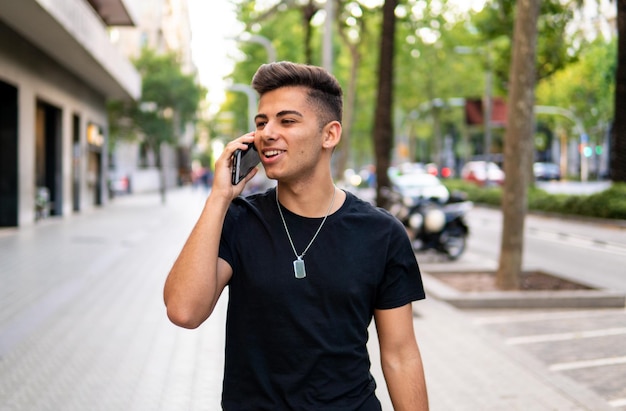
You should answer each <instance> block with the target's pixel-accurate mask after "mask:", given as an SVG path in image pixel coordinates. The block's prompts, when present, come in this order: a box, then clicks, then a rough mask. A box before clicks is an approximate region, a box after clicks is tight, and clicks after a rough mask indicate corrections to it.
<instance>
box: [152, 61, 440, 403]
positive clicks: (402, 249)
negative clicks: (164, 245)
mask: <svg viewBox="0 0 626 411" xmlns="http://www.w3.org/2000/svg"><path fill="white" fill-rule="evenodd" d="M252 86H253V87H254V88H255V90H256V91H257V92H258V93H259V95H260V100H259V107H258V114H257V115H256V131H254V132H251V133H248V134H246V135H244V136H242V137H240V138H237V139H236V140H234V141H232V142H231V143H229V144H228V145H227V146H226V148H225V150H224V152H223V153H222V155H221V156H220V157H219V159H218V160H217V162H216V165H215V175H214V181H213V188H212V190H211V193H210V195H209V197H208V198H207V200H206V204H205V207H204V210H203V211H202V213H201V215H200V218H199V220H198V222H197V223H196V226H195V227H194V229H193V230H192V232H191V235H190V236H189V239H188V240H187V242H186V243H185V245H184V247H183V249H182V251H181V253H180V255H179V257H178V259H177V260H176V262H175V263H174V266H173V267H172V269H171V271H170V273H169V276H168V278H167V281H166V283H165V290H164V297H165V304H166V306H167V314H168V316H169V318H170V320H171V321H172V322H173V323H175V324H177V325H179V326H181V327H185V328H195V327H198V326H199V325H200V324H202V322H203V321H204V320H206V319H207V318H208V317H209V316H210V315H211V312H212V311H213V308H214V307H215V304H216V303H217V300H218V298H219V297H220V295H221V293H222V291H223V290H224V288H225V287H226V286H228V288H229V297H228V298H229V301H228V316H227V324H226V359H225V371H224V385H223V393H222V407H223V408H224V409H225V410H272V411H275V410H367V411H369V410H380V409H381V406H380V403H379V401H378V399H377V398H376V396H375V394H374V390H375V387H376V384H375V382H374V380H373V378H372V376H371V374H370V360H369V356H368V352H367V347H366V343H367V339H368V332H367V328H368V325H369V324H370V322H371V319H372V317H373V318H374V319H375V323H376V329H377V333H378V337H379V341H380V354H381V362H382V368H383V372H384V375H385V380H386V382H387V387H388V389H389V393H390V396H391V400H392V402H393V405H394V408H395V409H396V410H397V411H398V410H411V411H414V410H426V409H427V408H428V400H427V395H426V386H425V381H424V373H423V368H422V361H421V358H420V353H419V349H418V346H417V343H416V340H415V335H414V331H413V317H412V310H411V302H412V301H415V300H418V299H422V298H424V290H423V287H422V281H421V276H420V272H419V268H418V265H417V262H416V260H415V255H414V254H413V250H412V248H411V244H410V242H409V240H408V237H407V235H406V233H405V231H404V228H403V227H402V225H401V224H400V223H398V222H397V221H396V220H395V219H394V218H393V217H391V216H390V215H389V214H388V213H386V212H385V211H383V210H380V209H376V208H374V207H372V206H371V205H369V204H368V203H365V202H363V201H361V200H359V199H358V198H357V197H355V196H354V195H352V194H349V193H347V192H344V191H342V190H339V189H338V188H336V187H335V185H334V184H333V180H332V175H331V155H332V152H333V149H334V148H335V147H336V146H337V144H338V143H339V141H340V138H341V115H342V91H341V87H340V86H339V83H338V82H337V80H336V79H335V78H334V77H333V76H332V75H330V74H329V73H327V72H326V71H324V70H323V69H321V68H319V67H314V66H307V65H301V64H294V63H289V62H279V63H271V64H266V65H263V66H261V67H260V68H259V70H258V71H257V73H256V74H255V76H254V79H253V81H252ZM251 142H254V145H255V147H256V149H257V150H258V152H259V154H260V156H261V162H262V165H263V167H264V168H265V172H266V174H267V176H268V177H269V178H271V179H275V180H277V187H276V188H275V189H274V188H272V189H270V190H268V191H266V192H265V193H262V194H256V195H252V196H248V197H246V198H243V197H240V196H239V195H240V193H241V192H242V190H243V188H244V186H245V184H246V182H248V181H249V180H250V179H251V178H252V177H253V176H254V174H255V173H256V170H253V171H252V172H251V173H250V174H249V175H248V176H247V177H246V178H245V179H244V180H243V181H242V182H241V183H239V184H237V185H232V184H231V162H232V155H233V153H234V152H235V150H237V149H246V148H247V145H246V143H251Z"/></svg>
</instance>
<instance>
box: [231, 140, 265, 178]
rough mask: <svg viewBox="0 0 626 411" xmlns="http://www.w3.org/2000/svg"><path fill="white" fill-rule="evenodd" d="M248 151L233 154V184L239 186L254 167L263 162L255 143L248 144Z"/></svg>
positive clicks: (238, 151)
mask: <svg viewBox="0 0 626 411" xmlns="http://www.w3.org/2000/svg"><path fill="white" fill-rule="evenodd" d="M246 144H247V145H248V149H247V150H241V149H239V150H236V151H235V154H233V169H232V179H231V181H232V183H233V185H237V184H239V182H240V181H241V180H243V179H244V178H245V177H246V176H247V175H248V173H249V172H250V171H252V169H253V168H254V167H256V166H257V164H259V163H260V162H261V157H259V152H258V151H257V150H256V147H255V146H254V143H246Z"/></svg>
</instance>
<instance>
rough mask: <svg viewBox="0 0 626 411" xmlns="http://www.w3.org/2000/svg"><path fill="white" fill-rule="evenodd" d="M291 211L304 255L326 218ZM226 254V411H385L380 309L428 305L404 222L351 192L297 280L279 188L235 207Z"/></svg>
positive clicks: (223, 247) (227, 225)
mask: <svg viewBox="0 0 626 411" xmlns="http://www.w3.org/2000/svg"><path fill="white" fill-rule="evenodd" d="M282 210H283V215H284V217H285V221H286V224H287V227H288V228H289V233H290V234H291V237H292V239H293V242H294V245H295V248H296V251H297V252H298V254H300V253H302V251H304V249H305V248H306V247H307V245H308V244H309V242H310V241H311V239H312V238H313V236H314V234H315V232H316V231H317V229H318V227H319V225H320V223H321V221H322V219H321V218H304V217H300V216H298V215H296V214H293V213H291V212H290V211H289V210H287V209H285V208H282ZM219 255H220V257H221V258H223V259H224V260H226V261H227V262H228V263H229V264H230V265H231V267H232V269H233V276H232V278H231V281H230V283H229V287H228V288H229V306H228V316H227V325H226V360H225V372H224V387H223V394H222V406H223V408H224V409H225V410H252V409H253V410H321V409H323V410H359V409H362V410H369V409H374V410H375V409H380V405H378V400H376V398H375V397H374V389H375V387H376V384H375V382H374V380H373V377H372V376H371V374H370V360H369V356H368V353H367V347H366V343H367V340H368V331H367V328H368V325H369V324H370V322H371V319H372V316H373V313H374V309H391V308H396V307H400V306H403V305H405V304H408V303H410V302H411V301H414V300H419V299H422V298H424V297H425V294H424V289H423V286H422V280H421V275H420V272H419V268H418V265H417V261H416V259H415V255H414V253H413V250H412V247H411V244H410V241H409V239H408V236H407V234H406V231H405V230H404V227H403V226H402V225H401V224H400V223H399V222H398V221H397V220H396V219H395V218H394V217H392V216H391V215H390V214H389V213H387V212H386V211H384V210H382V209H378V208H375V207H373V206H371V205H370V204H368V203H366V202H364V201H362V200H360V199H358V198H357V197H356V196H354V195H352V194H350V193H347V197H346V201H345V202H344V204H343V205H342V207H341V208H340V209H339V210H338V211H337V212H335V213H334V214H331V215H330V216H328V219H327V220H326V222H325V223H324V226H323V227H322V229H321V231H320V232H319V234H318V236H317V238H316V239H315V241H314V242H313V244H312V245H311V247H310V248H309V250H308V251H307V253H306V255H305V256H304V262H305V265H306V277H305V278H303V279H297V278H295V275H294V268H293V260H295V259H296V256H295V255H294V253H293V251H292V248H291V245H290V244H289V240H288V238H287V234H286V232H285V228H284V226H283V223H282V221H281V218H280V215H279V213H278V208H277V204H276V191H275V189H270V190H268V191H267V192H265V193H262V194H256V195H253V196H250V197H247V198H242V197H240V198H238V199H236V200H235V201H233V203H232V204H231V206H230V208H229V210H228V213H227V216H226V220H225V222H224V229H223V232H222V239H221V243H220V252H219ZM362 407H363V408H362ZM372 407H373V408H372Z"/></svg>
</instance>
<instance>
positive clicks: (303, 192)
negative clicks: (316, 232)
mask: <svg viewBox="0 0 626 411" xmlns="http://www.w3.org/2000/svg"><path fill="white" fill-rule="evenodd" d="M276 189H277V190H278V198H279V200H280V203H281V204H282V206H283V207H285V208H287V209H288V210H289V211H291V212H292V213H295V214H298V215H300V216H302V217H309V218H319V217H324V216H325V215H326V212H327V211H328V206H329V205H330V202H331V201H332V198H333V195H335V201H334V204H333V207H332V208H331V210H330V213H331V214H332V213H334V212H335V211H337V210H338V209H339V208H340V207H341V205H342V204H343V202H344V200H345V193H344V192H343V191H342V190H339V189H338V188H336V187H335V185H334V184H333V182H332V180H329V181H328V182H327V183H325V184H317V185H313V184H307V185H299V186H297V187H293V186H289V185H285V184H281V183H278V186H277V187H276ZM335 190H336V192H335Z"/></svg>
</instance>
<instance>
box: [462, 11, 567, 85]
mask: <svg viewBox="0 0 626 411" xmlns="http://www.w3.org/2000/svg"><path fill="white" fill-rule="evenodd" d="M573 3H575V2H572V1H571V0H570V1H561V0H546V1H542V2H541V9H540V16H539V21H538V29H539V37H538V39H537V64H536V70H537V71H536V78H537V80H541V79H543V78H546V77H549V76H551V75H552V74H553V73H555V72H556V71H557V70H559V69H561V68H562V67H565V66H566V65H567V64H569V63H571V62H573V61H575V60H576V54H577V50H578V48H577V47H574V43H573V40H574V39H572V38H571V37H569V36H567V35H566V26H567V24H568V22H569V21H570V20H571V19H572V16H573V6H572V5H573ZM514 19H515V0H499V1H494V2H487V5H486V7H485V8H484V9H483V10H482V11H481V12H479V13H477V14H476V16H474V18H473V19H472V21H473V23H474V25H475V27H476V30H477V37H478V38H479V39H480V41H481V42H482V43H484V44H488V45H490V53H491V56H492V59H493V70H494V73H495V74H496V78H497V79H498V81H497V82H496V85H497V86H498V87H499V88H500V91H504V90H506V89H507V84H508V77H509V66H510V63H511V58H512V54H511V53H512V50H513V47H512V40H513V27H514Z"/></svg>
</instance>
